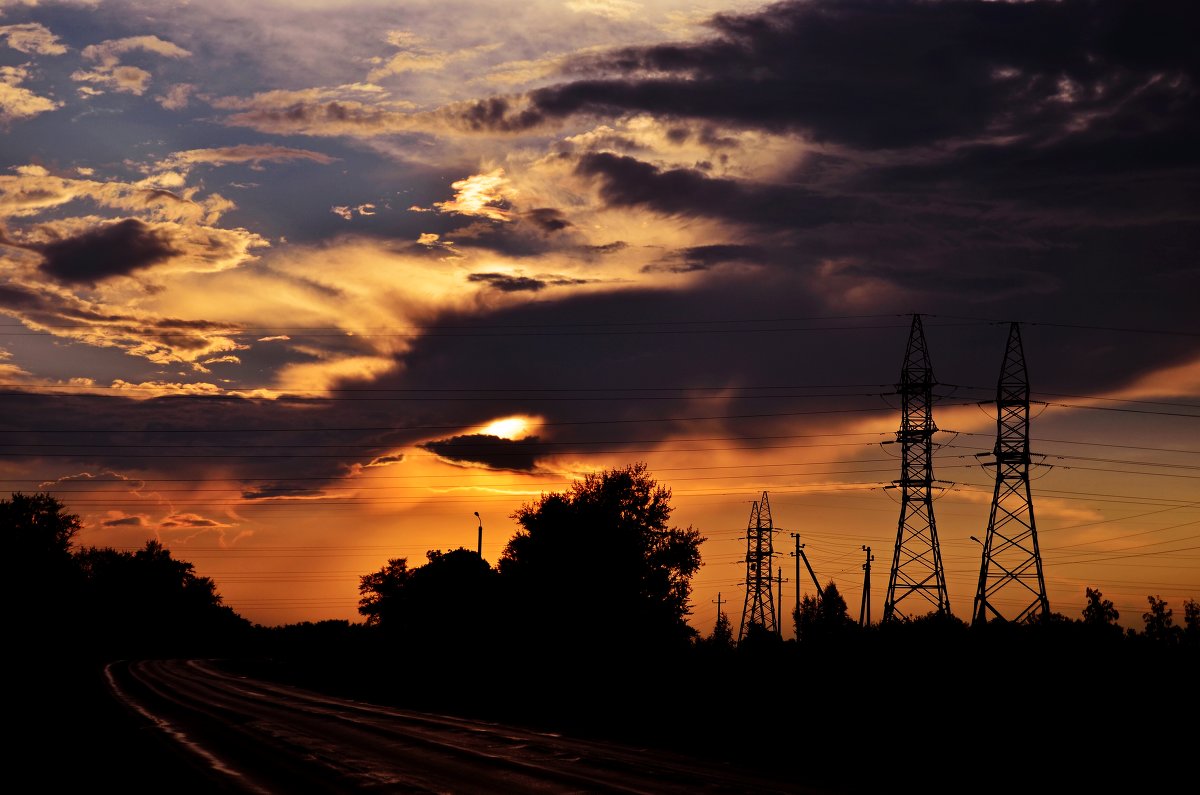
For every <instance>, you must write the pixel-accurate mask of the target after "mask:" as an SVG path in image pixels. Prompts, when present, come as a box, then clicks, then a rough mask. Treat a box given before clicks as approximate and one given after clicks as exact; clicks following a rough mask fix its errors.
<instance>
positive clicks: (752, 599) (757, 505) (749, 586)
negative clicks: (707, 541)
mask: <svg viewBox="0 0 1200 795" xmlns="http://www.w3.org/2000/svg"><path fill="white" fill-rule="evenodd" d="M774 536H775V528H774V526H773V525H772V524H771V506H770V504H769V503H768V502H767V493H766V492H765V491H764V492H763V494H762V500H760V501H758V502H754V503H751V507H750V521H749V523H748V524H747V526H746V561H745V563H746V581H745V583H743V584H744V585H745V587H746V601H745V602H744V603H743V605H742V621H741V624H740V625H739V626H738V643H741V642H742V641H743V640H745V639H746V634H747V633H748V632H749V631H750V627H751V626H753V625H755V624H757V625H758V626H760V627H761V628H762V629H764V630H766V631H767V632H770V633H772V634H778V632H779V628H778V626H779V625H778V622H777V621H776V618H775V605H774V596H773V594H772V593H771V579H772V578H771V560H772V558H773V557H774V556H775V548H774Z"/></svg>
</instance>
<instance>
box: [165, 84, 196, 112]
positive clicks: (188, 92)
mask: <svg viewBox="0 0 1200 795" xmlns="http://www.w3.org/2000/svg"><path fill="white" fill-rule="evenodd" d="M195 90H196V86H195V85H193V84H192V83H176V84H175V85H173V86H171V87H170V88H168V89H167V93H165V94H160V95H159V96H157V97H155V99H156V100H158V104H159V105H162V106H163V107H164V108H166V109H167V110H183V109H184V108H186V107H187V106H188V103H189V102H191V98H192V94H193V93H194V92H195Z"/></svg>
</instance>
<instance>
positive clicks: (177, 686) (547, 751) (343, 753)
mask: <svg viewBox="0 0 1200 795" xmlns="http://www.w3.org/2000/svg"><path fill="white" fill-rule="evenodd" d="M106 676H107V680H108V683H109V686H110V688H111V689H112V691H113V693H114V695H115V696H116V697H117V698H118V700H119V701H120V702H121V703H122V704H124V705H125V706H126V707H127V708H128V709H129V710H131V711H132V712H133V713H135V714H136V715H137V716H138V717H139V719H140V720H141V721H144V723H145V724H146V725H147V726H152V727H154V729H155V730H156V731H158V732H161V733H162V734H163V735H164V736H165V737H167V738H169V739H170V741H171V742H172V743H173V744H175V745H176V746H177V747H179V748H182V749H185V750H186V752H187V756H188V758H190V759H191V761H192V763H193V766H194V767H195V769H196V771H197V774H198V775H203V776H204V777H206V778H207V779H208V780H210V781H211V782H212V785H213V787H212V788H213V791H214V792H217V791H221V792H230V793H263V794H265V793H286V794H287V795H292V794H293V793H356V792H372V793H462V795H473V794H474V793H487V795H498V794H503V795H509V794H511V795H521V794H522V793H530V794H533V793H647V794H648V795H674V794H675V793H688V795H703V794H704V793H712V794H713V795H720V794H721V793H730V794H733V793H736V794H737V795H750V794H752V793H763V795H769V794H770V793H793V794H799V793H811V794H812V795H816V794H817V792H818V791H817V790H814V789H808V788H805V787H801V786H799V785H796V786H793V785H790V784H788V783H786V782H779V781H771V780H762V779H758V778H756V777H753V776H750V775H748V774H746V773H745V772H742V771H738V770H734V769H732V768H729V767H725V766H721V765H716V764H712V763H708V762H705V761H702V760H697V759H692V758H688V757H683V756H678V755H672V754H669V753H664V752H662V751H659V750H653V749H648V748H637V747H629V746H622V745H618V744H613V743H607V742H597V741H593V740H583V739H574V738H570V737H565V736H561V735H558V734H554V733H548V732H539V731H533V730H529V729H523V728H518V727H513V726H505V725H500V724H496V723H488V722H482V721H477V720H467V719H463V718H457V717H452V716H447V715H433V714H427V713H420V712H413V711H408V710H403V709H396V708H392V707H385V706H378V705H373V704H367V703H364V702H360V701H351V700H346V699H340V698H334V697H331V696H327V695H323V694H318V693H314V692H311V691H306V690H302V689H299V688H296V687H291V686H287V685H283V684H279V683H274V682H267V681H263V680H258V679H251V678H248V677H246V676H243V675H240V674H234V673H230V672H227V671H223V670H222V669H221V668H220V667H219V665H217V664H216V663H214V662H210V661H203V660H148V661H136V662H120V663H113V664H111V665H109V666H108V667H107V669H106ZM168 784H169V783H168V782H164V786H167V785H168ZM164 791H166V790H165V789H164Z"/></svg>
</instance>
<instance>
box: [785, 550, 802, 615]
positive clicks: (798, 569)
mask: <svg viewBox="0 0 1200 795" xmlns="http://www.w3.org/2000/svg"><path fill="white" fill-rule="evenodd" d="M792 538H794V539H796V551H795V552H789V553H788V554H789V555H791V556H792V557H793V558H795V559H796V615H797V616H799V615H800V550H801V549H803V548H804V545H803V544H801V543H800V534H799V533H792Z"/></svg>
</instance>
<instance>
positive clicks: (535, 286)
mask: <svg viewBox="0 0 1200 795" xmlns="http://www.w3.org/2000/svg"><path fill="white" fill-rule="evenodd" d="M467 281H469V282H481V283H483V284H486V285H488V286H489V287H491V288H492V289H493V290H499V291H500V292H504V293H519V292H530V293H536V292H539V291H541V290H544V289H546V288H547V287H566V286H571V285H578V284H590V283H593V282H594V281H595V280H593V279H573V278H566V277H562V276H539V277H537V278H534V277H530V276H519V275H514V274H511V273H472V274H468V276H467Z"/></svg>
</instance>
